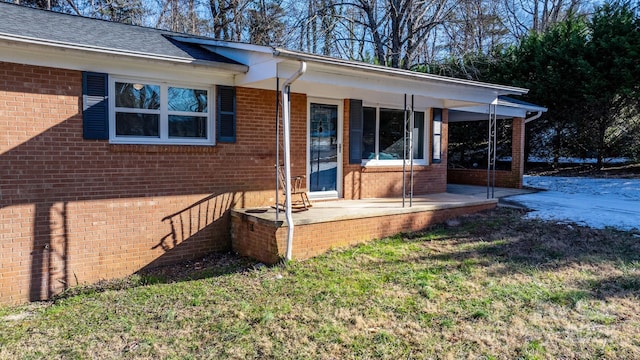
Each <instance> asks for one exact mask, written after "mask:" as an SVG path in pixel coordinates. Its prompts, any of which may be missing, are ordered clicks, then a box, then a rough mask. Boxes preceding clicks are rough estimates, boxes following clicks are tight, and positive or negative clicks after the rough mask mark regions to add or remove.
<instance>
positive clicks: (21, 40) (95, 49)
mask: <svg viewBox="0 0 640 360" xmlns="http://www.w3.org/2000/svg"><path fill="white" fill-rule="evenodd" d="M0 40H5V41H9V42H13V43H18V44H28V45H38V46H45V47H49V48H58V49H71V50H80V51H85V52H91V53H101V54H109V55H119V56H126V57H131V58H140V59H149V60H159V61H166V62H172V63H178V64H189V65H199V66H207V67H212V68H216V69H222V70H228V71H232V72H236V73H246V72H247V71H249V67H248V66H246V65H242V64H229V63H222V62H216V61H207V60H199V59H193V58H187V57H177V56H167V55H161V54H152V53H144V52H136V51H128V50H122V49H113V48H105V47H99V46H91V45H84V44H74V43H67V42H60V41H53V40H42V39H38V38H32V37H26V36H19V35H12V34H6V33H0Z"/></svg>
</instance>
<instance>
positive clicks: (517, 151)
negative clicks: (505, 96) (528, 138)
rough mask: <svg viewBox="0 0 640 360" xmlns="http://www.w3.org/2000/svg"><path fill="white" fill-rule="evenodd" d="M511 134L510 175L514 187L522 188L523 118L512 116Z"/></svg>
mask: <svg viewBox="0 0 640 360" xmlns="http://www.w3.org/2000/svg"><path fill="white" fill-rule="evenodd" d="M511 128H512V130H511V131H512V134H511V176H512V177H513V180H514V185H515V188H517V189H521V188H522V176H523V175H524V119H523V118H513V121H512V127H511Z"/></svg>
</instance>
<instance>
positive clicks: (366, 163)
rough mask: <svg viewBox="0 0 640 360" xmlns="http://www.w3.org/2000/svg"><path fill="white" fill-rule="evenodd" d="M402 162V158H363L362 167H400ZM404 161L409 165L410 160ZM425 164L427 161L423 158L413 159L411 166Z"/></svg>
mask: <svg viewBox="0 0 640 360" xmlns="http://www.w3.org/2000/svg"><path fill="white" fill-rule="evenodd" d="M403 162H404V161H402V160H363V161H362V166H363V167H402V165H403ZM404 163H405V165H407V166H410V165H411V162H410V161H408V160H407V161H406V162H404ZM427 165H429V163H428V162H427V161H425V160H414V161H413V166H427Z"/></svg>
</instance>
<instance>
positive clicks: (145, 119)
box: [116, 112, 160, 137]
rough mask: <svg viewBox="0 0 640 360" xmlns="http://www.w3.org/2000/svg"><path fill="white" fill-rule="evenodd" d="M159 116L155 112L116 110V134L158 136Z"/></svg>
mask: <svg viewBox="0 0 640 360" xmlns="http://www.w3.org/2000/svg"><path fill="white" fill-rule="evenodd" d="M159 117H160V116H159V115H157V114H137V113H125V112H118V113H116V135H117V136H127V135H128V136H149V137H158V136H159V133H160V131H159V126H158V124H159Z"/></svg>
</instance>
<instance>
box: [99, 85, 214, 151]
mask: <svg viewBox="0 0 640 360" xmlns="http://www.w3.org/2000/svg"><path fill="white" fill-rule="evenodd" d="M109 94H111V96H110V100H109V105H110V115H109V125H110V126H109V129H110V136H109V138H110V140H111V142H112V143H121V144H175V145H213V144H214V143H215V142H214V128H215V126H214V122H213V114H212V109H214V106H213V101H212V99H213V90H212V89H211V88H208V87H204V86H193V85H185V84H167V83H160V82H153V81H144V80H137V79H118V78H111V81H110V82H109Z"/></svg>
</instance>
